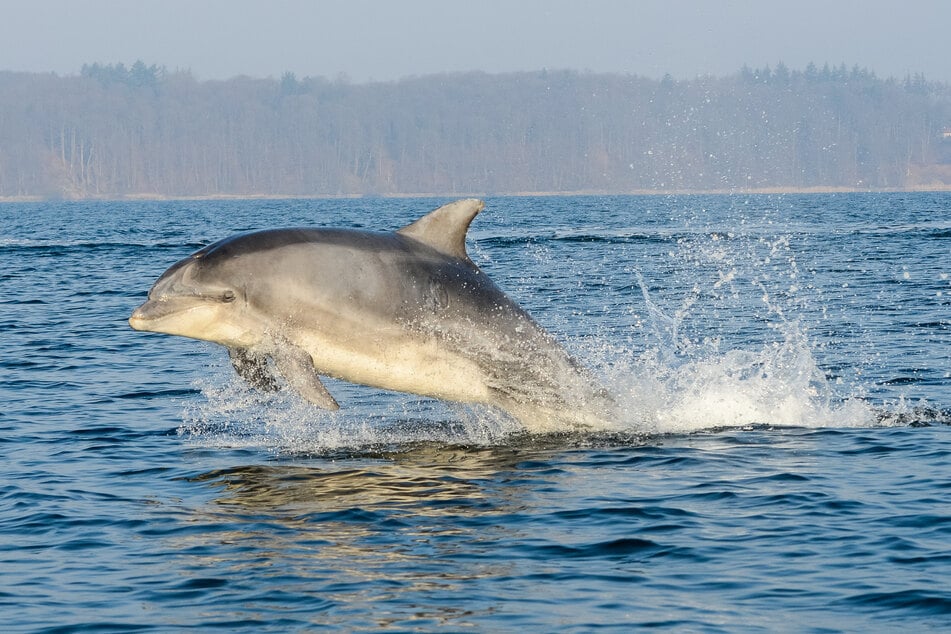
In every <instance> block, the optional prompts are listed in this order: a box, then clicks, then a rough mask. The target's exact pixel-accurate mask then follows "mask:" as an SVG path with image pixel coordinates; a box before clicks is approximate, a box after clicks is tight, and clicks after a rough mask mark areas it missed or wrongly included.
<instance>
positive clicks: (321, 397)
mask: <svg viewBox="0 0 951 634" xmlns="http://www.w3.org/2000/svg"><path fill="white" fill-rule="evenodd" d="M271 358H273V359H274V364H275V365H276V366H277V371H278V372H280V373H281V376H283V377H284V379H285V380H287V384H288V385H290V386H291V388H292V389H293V390H295V391H296V392H297V393H298V394H300V395H301V396H303V397H304V398H305V399H307V400H308V401H310V402H311V403H313V404H314V405H316V406H317V407H321V408H323V409H329V410H338V409H340V405H339V404H338V403H337V401H336V400H334V397H333V396H332V395H331V394H330V392H328V391H327V388H326V387H324V384H323V383H321V382H320V377H319V376H317V372H315V371H314V362H313V360H312V359H311V357H310V355H309V354H307V353H306V352H305V351H304V350H301V349H300V348H297V347H294V346H291V345H286V346H282V347H281V348H280V349H279V350H277V351H275V352H274V353H273V354H272V355H271Z"/></svg>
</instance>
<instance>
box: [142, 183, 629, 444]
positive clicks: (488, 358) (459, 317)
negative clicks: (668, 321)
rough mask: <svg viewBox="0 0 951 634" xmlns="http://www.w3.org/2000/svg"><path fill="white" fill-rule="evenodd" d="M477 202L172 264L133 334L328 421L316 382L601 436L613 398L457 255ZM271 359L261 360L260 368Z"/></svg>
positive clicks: (238, 241) (205, 252) (273, 235)
mask: <svg viewBox="0 0 951 634" xmlns="http://www.w3.org/2000/svg"><path fill="white" fill-rule="evenodd" d="M484 206H485V205H484V203H483V202H482V201H481V200H475V199H467V200H459V201H456V202H453V203H450V204H448V205H444V206H442V207H440V208H438V209H436V210H435V211H433V212H431V213H429V214H427V215H425V216H423V217H422V218H420V219H419V220H417V221H416V222H413V223H412V224H410V225H407V226H405V227H403V228H402V229H399V230H398V231H396V232H393V233H374V232H367V231H356V230H346V229H274V230H267V231H258V232H254V233H247V234H242V235H237V236H234V237H230V238H226V239H224V240H221V241H219V242H215V243H214V244H211V245H209V246H207V247H205V248H203V249H201V250H199V251H197V252H196V253H194V254H192V255H191V256H189V257H187V258H185V259H184V260H181V261H180V262H178V263H176V264H174V265H172V267H171V268H169V269H168V270H167V271H165V273H163V274H162V276H161V277H160V278H159V279H158V280H157V281H156V282H155V284H154V285H153V286H152V288H151V290H150V291H149V296H148V300H147V301H146V302H145V303H144V304H142V305H141V306H139V307H138V308H136V309H135V311H134V312H133V313H132V316H131V317H130V318H129V324H130V325H131V326H132V327H133V328H135V329H136V330H146V331H152V332H163V333H167V334H172V335H181V336H184V337H191V338H194V339H203V340H206V341H213V342H215V343H219V344H221V345H223V346H225V347H226V348H227V349H228V351H229V353H230V356H231V361H232V365H233V366H234V369H235V370H236V371H237V372H238V374H239V375H241V376H242V377H243V378H244V379H246V380H247V381H248V382H249V383H251V384H252V385H254V386H255V387H257V388H260V389H263V390H275V389H277V387H278V379H277V377H276V376H275V374H277V375H279V376H280V377H283V379H284V380H285V381H286V383H287V384H288V386H290V387H291V388H292V389H293V390H295V391H296V392H298V393H299V394H300V395H301V396H302V397H304V398H305V399H307V400H308V401H310V402H312V403H314V404H315V405H317V406H319V407H322V408H325V409H337V408H338V407H339V405H338V404H337V401H336V400H335V399H334V397H333V396H332V395H331V394H330V392H329V391H328V390H327V389H326V387H325V386H324V385H323V383H321V381H320V377H319V375H326V376H330V377H335V378H338V379H343V380H345V381H349V382H351V383H360V384H363V385H369V386H373V387H379V388H383V389H387V390H396V391H401V392H410V393H413V394H419V395H423V396H429V397H434V398H438V399H445V400H449V401H457V402H462V403H481V404H487V405H491V406H495V407H498V408H500V409H502V410H504V411H505V412H508V413H509V414H510V415H512V416H513V417H515V418H516V419H518V420H519V421H520V422H521V423H522V424H523V425H524V426H525V427H526V428H527V429H528V430H529V431H550V430H556V429H563V428H565V427H577V426H590V425H602V424H606V419H607V410H608V409H609V408H610V397H608V396H607V395H606V394H605V392H604V391H603V390H602V389H600V388H599V387H598V385H597V384H596V381H595V380H594V379H593V377H592V376H591V375H590V374H589V372H588V371H587V370H586V369H584V368H583V367H582V366H581V365H579V364H578V363H577V362H576V361H575V360H574V359H573V358H571V357H570V356H569V355H568V353H567V352H566V351H565V350H564V349H563V348H562V347H561V346H560V345H559V344H558V343H557V341H556V340H555V338H554V337H553V336H552V335H550V334H549V333H548V332H546V331H545V330H544V329H543V328H542V327H541V326H539V325H538V324H537V323H536V322H535V320H534V319H532V318H531V317H530V316H529V314H528V313H527V312H525V311H524V310H523V309H522V308H521V307H519V306H518V304H516V303H515V302H514V301H512V300H511V299H509V298H508V296H506V295H505V293H503V292H502V291H501V290H499V288H498V287H497V286H495V284H493V283H492V281H491V280H489V278H488V277H487V276H486V275H485V274H484V273H483V272H482V271H481V270H480V269H479V267H478V266H476V265H475V263H473V262H472V260H470V259H469V256H468V254H467V253H466V246H465V240H466V232H467V231H468V228H469V224H470V223H471V222H472V219H473V218H475V216H476V214H478V213H479V212H480V211H482V209H483V207H484ZM269 360H270V362H269Z"/></svg>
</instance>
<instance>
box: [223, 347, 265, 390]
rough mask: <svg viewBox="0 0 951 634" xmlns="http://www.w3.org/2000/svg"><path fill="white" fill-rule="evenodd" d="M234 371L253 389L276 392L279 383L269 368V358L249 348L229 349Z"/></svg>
mask: <svg viewBox="0 0 951 634" xmlns="http://www.w3.org/2000/svg"><path fill="white" fill-rule="evenodd" d="M228 356H230V357H231V365H232V367H234V371H235V372H237V373H238V376H240V377H241V378H242V379H244V380H245V381H247V382H248V383H249V384H250V385H251V386H252V387H256V388H257V389H259V390H261V391H262V392H276V391H277V381H276V380H275V379H274V375H273V374H271V371H270V370H269V369H268V367H267V358H266V357H264V356H263V355H260V354H255V353H253V352H251V351H250V350H248V349H247V348H228Z"/></svg>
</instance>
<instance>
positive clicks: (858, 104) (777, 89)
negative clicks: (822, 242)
mask: <svg viewBox="0 0 951 634" xmlns="http://www.w3.org/2000/svg"><path fill="white" fill-rule="evenodd" d="M821 188H841V189H859V190H863V189H872V190H874V189H929V188H933V189H939V188H951V87H949V86H948V85H947V84H942V83H934V82H929V81H927V80H926V79H925V78H924V77H923V76H921V75H914V76H908V77H905V78H903V79H898V78H887V79H882V78H879V77H877V76H876V75H875V73H874V72H871V71H869V70H867V69H864V68H859V67H852V68H847V67H846V66H845V65H839V66H831V67H830V66H829V65H824V66H822V67H821V68H820V67H817V66H815V65H813V64H810V65H809V66H808V67H807V68H805V69H802V70H791V69H789V68H787V67H786V66H785V65H783V64H777V65H776V66H775V67H773V68H770V67H765V68H762V69H751V68H746V67H744V68H743V69H741V70H740V71H738V72H737V73H736V74H734V75H731V76H728V77H698V78H696V79H691V80H674V79H673V78H671V77H669V76H667V77H664V78H663V79H651V78H646V77H640V76H635V75H616V74H595V73H587V72H573V71H538V72H520V73H507V74H485V73H478V72H471V73H454V74H446V75H430V76H422V77H409V78H405V79H402V80H399V81H394V82H378V83H367V84H354V83H351V82H349V81H347V80H346V79H345V78H337V79H327V78H322V77H307V78H301V79H298V78H297V77H295V76H294V75H293V74H290V73H286V74H285V75H284V76H283V77H281V78H279V79H275V78H269V79H257V78H249V77H235V78H233V79H229V80H224V81H210V80H209V81H201V80H198V79H196V78H195V77H194V76H192V75H191V73H189V72H187V71H168V70H166V69H165V68H162V67H158V66H155V65H152V66H147V65H145V64H144V63H142V62H136V63H135V64H133V65H131V66H128V67H127V66H125V65H123V64H108V65H102V64H91V65H86V66H84V67H83V69H82V72H81V73H80V74H78V75H68V76H59V75H56V74H39V73H14V72H0V198H24V197H39V198H67V199H82V198H96V197H100V198H121V197H133V196H156V197H166V196H167V197H187V196H232V195H233V196H350V195H404V194H423V193H433V194H446V195H449V194H460V195H461V194H511V193H528V192H605V193H627V192H643V191H735V190H758V189H775V190H809V189H821Z"/></svg>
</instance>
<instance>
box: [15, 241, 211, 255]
mask: <svg viewBox="0 0 951 634" xmlns="http://www.w3.org/2000/svg"><path fill="white" fill-rule="evenodd" d="M204 246H206V245H205V243H201V242H116V241H101V242H100V241H93V240H46V239H38V238H2V239H0V253H3V252H7V253H16V252H18V251H28V252H31V253H37V252H40V253H42V252H61V251H111V250H114V249H128V248H136V249H146V250H152V251H172V250H189V251H192V250H197V249H200V248H202V247H204Z"/></svg>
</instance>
